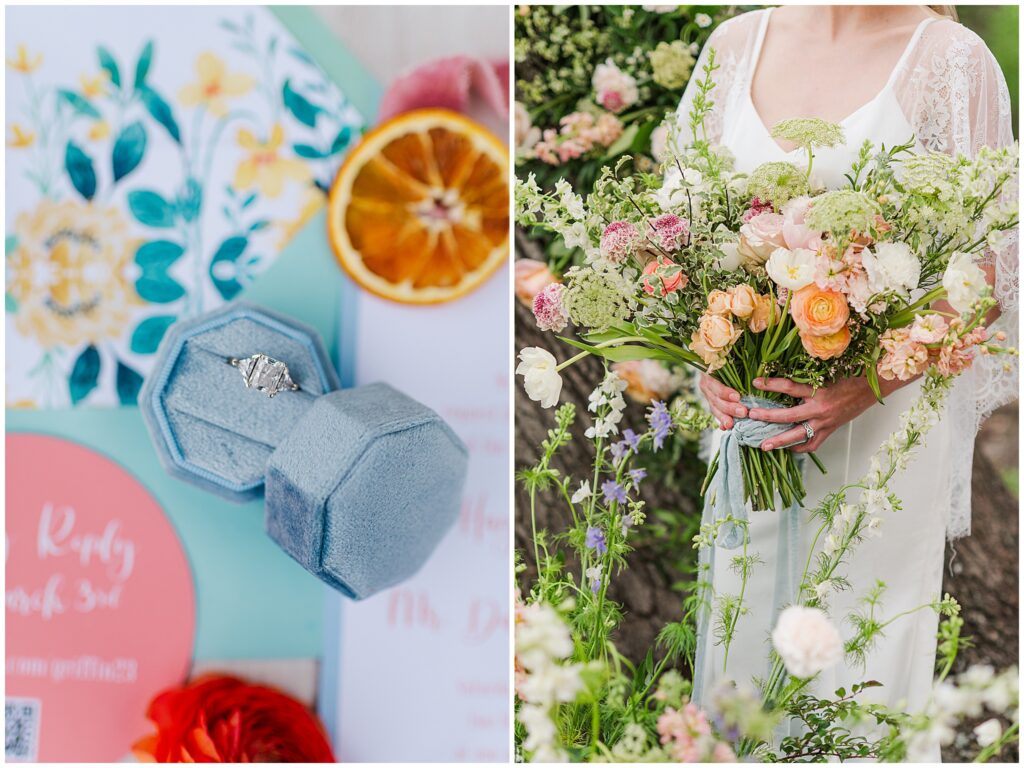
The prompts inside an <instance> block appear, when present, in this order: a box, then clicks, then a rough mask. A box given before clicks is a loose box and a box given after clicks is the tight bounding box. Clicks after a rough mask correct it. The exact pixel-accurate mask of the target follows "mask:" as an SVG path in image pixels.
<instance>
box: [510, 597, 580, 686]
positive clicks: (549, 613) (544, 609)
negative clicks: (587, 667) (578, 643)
mask: <svg viewBox="0 0 1024 768" xmlns="http://www.w3.org/2000/svg"><path fill="white" fill-rule="evenodd" d="M572 651H573V644H572V636H571V635H570V633H569V628H568V627H567V626H566V624H565V622H564V621H562V617H561V616H559V615H558V612H557V611H556V610H555V609H554V608H552V607H551V606H550V605H548V604H547V603H530V604H528V605H525V606H523V608H521V609H520V621H519V622H518V623H517V624H516V656H518V657H519V661H520V663H522V665H523V666H524V667H526V669H528V670H533V669H536V668H538V667H542V666H544V665H545V664H546V663H547V662H549V661H551V660H552V659H564V658H566V657H567V656H569V655H570V654H571V653H572Z"/></svg>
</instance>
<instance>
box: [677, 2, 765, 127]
mask: <svg viewBox="0 0 1024 768" xmlns="http://www.w3.org/2000/svg"><path fill="white" fill-rule="evenodd" d="M763 13H765V12H764V11H751V12H749V13H743V14H740V15H739V16H734V17H733V18H731V19H729V20H728V21H725V22H723V23H722V24H721V25H719V27H718V28H717V29H716V30H715V31H714V32H712V33H711V36H710V37H709V38H708V41H707V42H706V43H705V44H704V48H703V49H702V50H701V52H700V56H699V57H698V58H697V63H696V65H695V66H694V68H693V74H692V75H691V76H690V82H689V83H688V84H687V86H686V91H684V92H683V98H682V100H681V101H680V102H679V107H678V108H677V109H676V124H677V125H678V126H679V129H680V131H679V139H678V140H679V141H680V142H682V143H689V142H690V140H691V139H692V138H693V137H692V135H691V134H690V129H689V126H690V111H691V110H692V109H693V98H694V95H695V94H696V92H697V82H698V81H700V80H703V79H704V66H705V65H706V64H707V62H708V56H709V52H710V51H711V50H714V51H715V63H716V64H717V67H718V68H717V69H716V70H715V72H714V74H713V75H712V79H713V80H714V82H715V88H714V90H713V91H712V92H711V101H712V102H713V105H712V107H711V110H710V112H709V114H708V115H707V116H706V117H705V119H704V130H705V132H706V136H704V137H703V138H706V139H707V140H708V141H711V142H714V143H719V142H721V141H722V131H723V127H724V125H725V118H726V115H727V113H728V112H729V110H731V109H733V108H734V103H735V101H736V98H737V96H738V95H739V94H741V93H742V92H743V91H742V88H743V85H744V83H745V82H746V81H745V78H746V77H748V74H749V73H748V72H747V71H746V70H747V69H748V66H747V65H748V62H749V61H750V59H751V56H750V54H751V52H752V49H753V47H754V45H755V42H756V39H757V32H758V29H759V27H760V23H761V18H762V14H763Z"/></svg>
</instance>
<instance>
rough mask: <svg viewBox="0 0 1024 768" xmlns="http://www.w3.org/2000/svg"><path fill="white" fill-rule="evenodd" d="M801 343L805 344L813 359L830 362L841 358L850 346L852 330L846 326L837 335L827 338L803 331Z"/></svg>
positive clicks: (829, 335) (831, 334) (830, 335)
mask: <svg viewBox="0 0 1024 768" xmlns="http://www.w3.org/2000/svg"><path fill="white" fill-rule="evenodd" d="M800 341H801V342H803V345H804V349H806V350H807V354H809V355H810V356H811V357H816V358H818V359H819V360H829V359H831V358H833V357H839V356H840V355H841V354H843V352H845V351H846V348H847V347H848V346H850V329H849V328H847V327H846V326H845V325H844V326H843V327H842V328H840V329H839V330H838V331H836V332H835V333H830V334H828V335H827V336H816V335H814V334H811V333H805V332H803V331H801V332H800Z"/></svg>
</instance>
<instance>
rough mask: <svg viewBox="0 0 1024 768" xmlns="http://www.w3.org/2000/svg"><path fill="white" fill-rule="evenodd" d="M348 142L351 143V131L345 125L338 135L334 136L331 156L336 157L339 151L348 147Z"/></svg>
mask: <svg viewBox="0 0 1024 768" xmlns="http://www.w3.org/2000/svg"><path fill="white" fill-rule="evenodd" d="M350 141H352V129H351V128H350V127H349V126H347V125H346V126H345V127H344V128H342V129H341V130H340V131H338V135H337V136H335V137H334V141H333V142H331V154H332V155H336V154H338V153H339V152H341V150H343V149H345V147H347V146H348V143H349V142H350Z"/></svg>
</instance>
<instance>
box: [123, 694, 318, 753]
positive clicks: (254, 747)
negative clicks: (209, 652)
mask: <svg viewBox="0 0 1024 768" xmlns="http://www.w3.org/2000/svg"><path fill="white" fill-rule="evenodd" d="M146 716H147V717H148V718H149V719H150V720H152V721H153V723H154V724H155V725H156V733H155V734H152V735H150V736H147V737H145V738H144V739H141V740H140V741H138V742H137V743H136V744H135V745H134V746H133V747H132V752H133V753H134V755H135V756H136V757H137V758H138V759H140V760H144V761H147V762H158V763H192V762H196V763H250V762H251V763H333V762H334V755H333V754H332V752H331V746H330V744H329V743H328V742H327V738H326V736H325V735H324V730H323V727H322V726H321V725H320V722H319V721H318V720H317V719H316V716H315V715H314V714H313V713H312V712H310V711H309V710H308V709H307V708H306V707H305V706H304V705H303V704H301V703H300V702H298V701H296V700H295V699H293V698H292V697H290V696H287V695H286V694H284V693H281V692H280V691H277V690H275V689H273V688H268V687H266V686H263V685H250V684H249V683H246V682H244V681H242V680H239V679H238V678H236V677H227V676H222V675H204V676H202V677H199V678H197V679H196V680H193V681H192V682H190V683H188V684H187V685H185V686H183V687H181V688H172V689H171V690H169V691H164V692H163V693H161V694H159V695H158V696H157V697H156V698H155V699H153V701H152V702H150V704H149V709H148V710H147V712H146Z"/></svg>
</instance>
